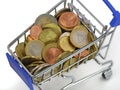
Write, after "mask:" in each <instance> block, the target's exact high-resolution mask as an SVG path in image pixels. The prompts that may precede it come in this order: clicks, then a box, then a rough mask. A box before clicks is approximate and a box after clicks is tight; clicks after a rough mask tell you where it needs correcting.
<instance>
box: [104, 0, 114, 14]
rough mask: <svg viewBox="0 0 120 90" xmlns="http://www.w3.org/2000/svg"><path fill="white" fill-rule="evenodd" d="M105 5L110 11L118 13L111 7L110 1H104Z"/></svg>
mask: <svg viewBox="0 0 120 90" xmlns="http://www.w3.org/2000/svg"><path fill="white" fill-rule="evenodd" d="M103 1H104V2H105V4H106V5H107V6H108V7H109V9H110V10H111V11H112V13H113V14H114V13H115V12H116V10H115V8H114V7H113V6H112V5H111V3H110V2H109V1H108V0H103Z"/></svg>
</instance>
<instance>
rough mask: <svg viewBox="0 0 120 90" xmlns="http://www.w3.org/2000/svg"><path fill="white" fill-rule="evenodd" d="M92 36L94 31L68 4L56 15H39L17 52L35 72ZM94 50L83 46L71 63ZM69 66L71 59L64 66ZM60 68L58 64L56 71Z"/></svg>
mask: <svg viewBox="0 0 120 90" xmlns="http://www.w3.org/2000/svg"><path fill="white" fill-rule="evenodd" d="M93 40H94V38H93V35H92V34H91V33H90V32H89V31H88V30H87V28H86V27H85V26H84V25H83V24H82V23H81V21H80V19H79V17H78V16H77V15H76V14H75V13H74V12H71V11H70V9H69V8H64V9H61V10H60V11H59V12H57V14H55V15H54V16H52V15H50V14H42V15H40V16H38V17H37V18H36V20H35V23H34V25H33V26H31V28H30V30H29V35H28V36H27V38H26V40H25V41H24V42H21V43H19V44H18V45H17V46H16V48H15V52H16V55H17V57H18V58H19V59H20V60H21V62H22V63H23V64H24V65H25V67H26V68H27V69H28V70H29V71H30V72H31V74H33V75H35V74H37V73H39V72H40V71H41V70H43V69H45V68H47V67H49V66H50V65H53V64H55V63H57V62H59V61H60V60H61V59H63V58H65V57H66V56H68V55H70V54H72V53H73V52H74V51H75V50H77V49H79V48H82V47H84V46H85V45H87V44H89V43H90V42H91V41H93ZM93 48H94V46H93ZM93 51H94V50H93V49H91V51H90V50H88V49H86V50H84V51H83V52H82V53H81V54H79V55H76V56H74V57H73V58H72V60H71V64H73V63H75V62H76V61H77V60H78V58H84V57H85V56H87V55H88V54H89V53H91V52H93ZM91 58H93V57H91ZM68 66H69V61H67V62H65V63H64V65H63V69H64V68H66V67H68ZM58 69H59V67H57V68H56V69H55V73H56V72H58Z"/></svg>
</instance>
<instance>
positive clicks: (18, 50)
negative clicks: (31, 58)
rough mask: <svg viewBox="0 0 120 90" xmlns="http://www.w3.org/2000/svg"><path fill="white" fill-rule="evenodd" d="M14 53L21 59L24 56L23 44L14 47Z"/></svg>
mask: <svg viewBox="0 0 120 90" xmlns="http://www.w3.org/2000/svg"><path fill="white" fill-rule="evenodd" d="M15 53H16V55H17V57H18V58H20V59H21V58H23V57H24V56H25V55H26V54H25V43H24V42H22V43H19V44H18V45H17V46H16V47H15Z"/></svg>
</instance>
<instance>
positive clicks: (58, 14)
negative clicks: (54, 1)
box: [54, 8, 70, 20]
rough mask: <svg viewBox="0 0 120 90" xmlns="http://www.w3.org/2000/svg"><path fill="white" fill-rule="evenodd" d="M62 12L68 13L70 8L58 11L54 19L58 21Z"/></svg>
mask: <svg viewBox="0 0 120 90" xmlns="http://www.w3.org/2000/svg"><path fill="white" fill-rule="evenodd" d="M64 12H70V8H63V9H60V10H59V11H58V12H57V13H56V14H55V16H54V17H55V18H57V20H58V19H59V17H60V16H61V14H62V13H64Z"/></svg>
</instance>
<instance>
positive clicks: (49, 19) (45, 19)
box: [35, 14, 57, 26]
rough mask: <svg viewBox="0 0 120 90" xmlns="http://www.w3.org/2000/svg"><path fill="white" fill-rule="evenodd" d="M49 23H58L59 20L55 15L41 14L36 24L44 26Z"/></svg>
mask: <svg viewBox="0 0 120 90" xmlns="http://www.w3.org/2000/svg"><path fill="white" fill-rule="evenodd" d="M48 23H56V24H57V20H56V18H55V17H54V16H52V15H50V14H41V15H40V16H38V17H37V19H36V20H35V25H38V26H43V25H45V24H48Z"/></svg>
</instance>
